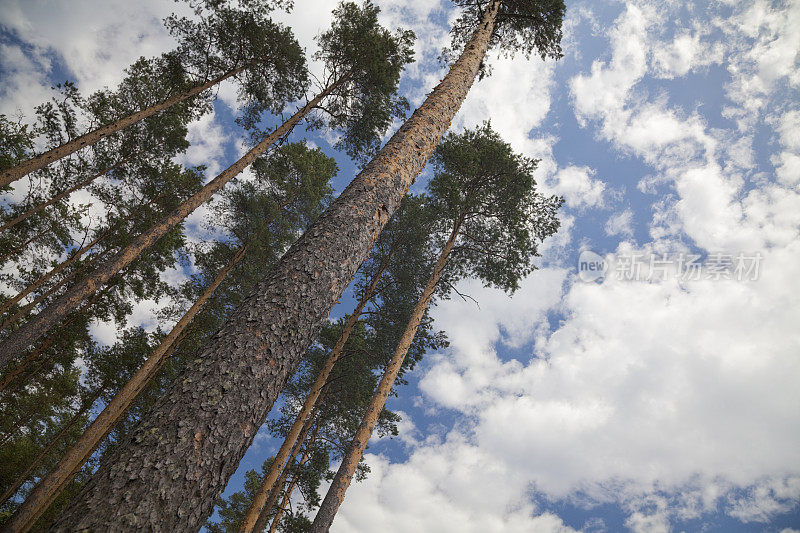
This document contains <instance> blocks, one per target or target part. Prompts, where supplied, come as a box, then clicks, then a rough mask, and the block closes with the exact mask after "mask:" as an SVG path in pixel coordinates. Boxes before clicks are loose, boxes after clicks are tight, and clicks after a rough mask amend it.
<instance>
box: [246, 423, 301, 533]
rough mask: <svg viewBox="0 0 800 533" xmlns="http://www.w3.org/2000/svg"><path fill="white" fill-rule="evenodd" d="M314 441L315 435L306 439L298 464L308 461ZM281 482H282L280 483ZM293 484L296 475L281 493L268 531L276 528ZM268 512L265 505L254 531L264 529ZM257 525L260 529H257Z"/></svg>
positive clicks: (295, 480) (271, 531) (289, 497)
mask: <svg viewBox="0 0 800 533" xmlns="http://www.w3.org/2000/svg"><path fill="white" fill-rule="evenodd" d="M315 441H316V436H313V437H312V438H311V439H310V440H309V441H308V444H306V449H305V450H303V455H302V457H300V465H301V466H302V465H304V464H306V463H307V462H308V459H309V456H310V455H311V447H312V446H313V445H314V442H315ZM281 484H283V483H281ZM295 485H297V476H293V477H292V482H291V483H289V486H288V487H286V492H284V494H283V500H281V504H280V505H279V506H278V508H277V509H276V511H275V518H273V519H272V525H271V526H270V527H269V533H274V532H275V530H277V529H278V525H279V524H280V522H281V516H282V515H283V512H284V511H285V510H286V507H287V506H288V505H289V502H290V500H291V499H292V492H294V487H295ZM270 507H272V506H270ZM268 512H269V509H268V508H266V507H265V508H264V510H263V511H262V513H261V516H260V517H259V519H258V522H257V523H256V528H255V530H256V531H263V530H264V528H265V526H266V516H267V515H268ZM262 517H263V518H264V520H263V522H262ZM259 527H260V528H261V529H259Z"/></svg>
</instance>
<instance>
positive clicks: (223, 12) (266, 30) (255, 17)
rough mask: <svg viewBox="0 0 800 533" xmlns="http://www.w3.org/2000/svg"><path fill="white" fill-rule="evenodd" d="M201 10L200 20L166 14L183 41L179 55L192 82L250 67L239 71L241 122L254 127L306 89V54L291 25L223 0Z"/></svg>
mask: <svg viewBox="0 0 800 533" xmlns="http://www.w3.org/2000/svg"><path fill="white" fill-rule="evenodd" d="M215 4H218V3H215ZM199 14H200V15H201V17H200V19H199V20H197V21H196V20H191V19H188V18H186V17H178V16H177V15H174V14H173V15H171V16H169V17H168V18H167V19H165V20H164V24H165V26H166V27H167V29H168V30H169V32H170V33H171V34H172V35H173V36H174V37H175V38H176V39H177V40H178V42H179V46H178V48H177V49H176V50H175V52H174V55H175V56H176V57H177V61H178V62H179V63H180V65H181V67H182V68H183V70H185V71H186V72H187V73H188V75H189V78H190V79H192V80H193V84H200V83H204V82H205V81H208V80H211V79H214V78H216V77H219V76H221V75H223V74H226V73H228V72H231V71H233V70H236V69H239V68H241V67H246V68H244V70H242V71H241V72H240V73H239V74H237V75H236V76H235V80H236V82H237V90H238V96H239V101H240V103H241V105H242V107H243V114H242V116H241V117H239V119H238V121H239V122H240V123H241V124H242V125H244V126H245V127H247V128H253V127H255V126H256V124H257V123H258V121H259V120H260V118H261V115H262V113H264V112H272V113H280V112H281V111H282V110H283V108H284V106H285V105H286V103H287V102H290V101H292V100H295V99H296V98H298V97H299V96H300V95H301V94H303V93H304V92H305V90H306V88H307V86H308V73H307V71H306V64H305V55H304V54H303V50H302V48H301V47H300V44H299V43H298V42H297V40H296V39H295V38H294V35H293V34H292V31H291V30H290V29H289V28H286V27H284V26H282V25H280V24H277V23H275V22H273V21H272V20H270V19H269V18H266V17H265V16H264V13H263V12H261V11H260V10H250V9H235V8H231V7H228V6H226V5H221V4H219V5H214V6H213V9H200V10H199Z"/></svg>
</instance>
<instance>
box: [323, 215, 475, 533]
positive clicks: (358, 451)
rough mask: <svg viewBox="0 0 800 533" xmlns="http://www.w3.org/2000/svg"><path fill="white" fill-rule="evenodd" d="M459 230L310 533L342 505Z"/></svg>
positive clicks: (328, 523) (443, 254)
mask: <svg viewBox="0 0 800 533" xmlns="http://www.w3.org/2000/svg"><path fill="white" fill-rule="evenodd" d="M459 229H460V223H459V224H456V226H455V228H453V232H452V233H451V234H450V238H449V239H448V240H447V243H446V244H445V246H444V248H443V249H442V251H441V253H440V254H439V259H438V260H437V261H436V266H434V268H433V272H432V273H431V277H430V278H428V283H427V284H426V285H425V290H424V291H423V292H422V296H420V299H419V301H417V304H416V305H415V306H414V310H413V311H412V313H411V317H409V320H408V325H406V329H405V331H403V335H402V336H401V337H400V340H399V342H398V343H397V348H395V351H394V355H393V356H392V360H391V361H390V362H389V366H387V367H386V371H385V372H384V373H383V377H382V378H381V382H380V383H379V384H378V388H377V389H376V390H375V395H374V396H373V397H372V401H370V404H369V407H368V408H367V412H366V413H365V414H364V418H363V419H362V420H361V425H360V426H359V428H358V431H356V435H355V437H353V442H352V443H350V448H349V449H348V451H347V455H346V456H345V457H344V458H343V459H342V464H341V465H340V466H339V470H338V471H337V472H336V476H335V477H334V478H333V482H332V483H331V486H330V487H329V488H328V492H327V494H325V499H324V500H323V501H322V505H321V506H320V508H319V511H317V516H316V517H315V518H314V523H313V524H312V526H311V530H310V531H311V533H325V532H326V531H328V529H329V528H330V527H331V524H332V523H333V518H334V517H335V516H336V511H337V510H338V509H339V506H340V505H341V504H342V501H344V493H345V491H346V490H347V487H349V486H350V482H351V481H352V479H353V474H354V473H355V471H356V467H357V466H358V463H359V462H360V461H361V457H362V456H363V455H364V450H365V449H366V447H367V442H368V441H369V439H370V437H371V436H372V431H373V430H374V429H375V424H377V422H378V417H379V416H380V414H381V411H383V407H384V405H386V399H387V398H388V397H389V393H390V392H391V391H392V387H393V386H394V382H395V380H396V379H397V374H398V372H400V368H401V367H402V366H403V361H404V360H405V358H406V354H407V353H408V349H409V347H410V346H411V343H412V342H414V336H415V335H416V334H417V329H418V328H419V325H420V322H422V317H423V316H425V310H426V309H427V308H428V304H430V301H431V297H432V296H433V291H434V290H435V289H436V284H437V283H439V278H440V277H441V276H442V271H443V270H444V267H445V265H446V264H447V258H448V257H449V256H450V252H451V251H452V250H453V246H454V245H455V243H456V239H457V238H458V232H459Z"/></svg>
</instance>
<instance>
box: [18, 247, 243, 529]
mask: <svg viewBox="0 0 800 533" xmlns="http://www.w3.org/2000/svg"><path fill="white" fill-rule="evenodd" d="M246 251H247V245H244V246H242V247H241V248H240V249H239V251H238V252H237V253H236V255H234V256H233V258H232V259H231V260H230V261H229V262H228V264H226V265H225V267H224V268H223V269H222V270H220V272H219V273H218V274H217V276H216V277H215V278H214V280H213V281H212V282H211V283H210V284H209V285H208V287H206V289H205V290H204V291H203V294H202V295H201V296H200V298H198V299H197V300H196V301H195V302H194V304H192V306H191V307H190V308H189V310H188V311H187V312H186V313H185V314H184V315H183V316H182V317H181V319H180V320H179V321H178V323H177V324H175V327H173V328H172V331H170V332H169V334H168V335H167V336H166V337H164V339H163V340H162V341H161V342H160V343H159V345H158V346H157V347H156V349H155V350H153V353H152V354H151V355H150V357H148V358H147V360H146V361H145V362H144V364H142V366H141V368H140V369H139V370H137V371H136V373H135V374H134V375H133V376H132V377H131V379H130V380H129V381H128V382H127V383H126V384H125V386H124V387H122V390H120V391H119V392H118V393H117V394H116V395H115V396H114V398H112V399H111V401H110V402H109V403H108V405H106V407H105V408H104V409H103V411H102V412H101V413H100V414H99V415H98V416H97V418H95V419H94V420H93V421H92V423H91V424H90V425H89V427H88V428H86V430H85V431H84V432H83V435H81V436H80V437H79V438H78V440H77V441H75V443H74V444H73V445H72V446H71V447H70V449H69V450H67V451H66V453H65V454H64V456H63V457H62V458H61V459H60V460H59V461H58V464H56V466H55V467H54V468H53V470H52V471H51V472H50V473H48V474H47V475H46V476H45V477H44V478H42V480H41V481H40V482H39V484H38V485H37V486H36V488H35V489H34V490H33V491H32V492H31V493H30V495H28V498H27V499H26V500H25V502H24V503H23V504H22V505H21V506H19V508H18V509H17V510H16V512H15V513H14V516H13V517H12V518H11V520H10V521H9V527H10V528H11V529H13V530H15V531H27V530H28V529H29V528H30V527H31V526H32V525H33V524H34V523H35V522H36V520H38V519H39V517H40V516H41V515H42V513H44V512H45V511H47V508H48V507H50V505H51V504H52V503H53V501H54V500H55V499H56V497H57V496H58V495H59V493H60V492H61V490H63V488H64V487H65V486H67V484H68V483H69V482H70V481H72V479H73V478H74V477H75V475H76V474H77V473H78V472H79V471H80V469H81V468H82V467H83V465H84V464H85V463H86V461H87V460H88V459H89V457H91V455H92V454H93V453H94V451H95V450H96V449H97V447H98V446H99V445H100V443H101V442H103V440H105V438H106V437H107V436H108V434H109V433H110V432H111V430H112V429H114V426H115V425H116V423H117V422H118V421H119V419H120V418H121V417H122V415H123V414H125V411H127V410H128V408H129V407H130V406H131V404H132V403H133V401H134V400H135V399H136V397H137V396H138V395H139V393H140V392H142V390H144V388H145V387H146V386H147V384H148V383H150V380H151V379H152V378H153V376H155V374H156V373H157V372H158V370H159V369H160V368H161V366H162V365H163V364H164V362H165V361H166V360H167V357H169V355H170V354H171V353H172V351H173V349H174V348H175V347H176V346H177V344H178V342H179V340H180V339H181V338H182V336H183V333H184V332H185V331H186V328H187V327H188V326H189V324H190V323H191V321H192V320H193V319H194V317H195V316H197V314H198V313H199V312H200V311H201V310H202V308H203V306H204V305H205V304H206V302H207V301H208V299H209V298H211V296H212V295H213V294H214V291H216V290H217V288H218V287H219V286H220V284H221V283H222V282H223V281H224V280H225V278H226V277H227V276H228V274H229V273H230V271H231V270H232V269H233V268H234V267H235V266H236V265H237V264H238V263H239V261H241V259H242V258H243V257H244V255H245V253H246Z"/></svg>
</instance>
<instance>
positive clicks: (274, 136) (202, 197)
mask: <svg viewBox="0 0 800 533" xmlns="http://www.w3.org/2000/svg"><path fill="white" fill-rule="evenodd" d="M339 82H341V80H339V81H338V82H336V83H333V84H331V86H329V87H327V88H326V89H325V90H324V91H323V92H321V93H320V94H319V95H317V96H316V97H315V98H314V99H313V100H311V101H310V102H308V103H307V104H306V105H305V106H303V107H302V108H301V109H300V110H299V111H297V112H296V113H295V114H294V115H292V116H291V118H289V120H287V121H286V122H284V123H283V124H281V125H280V126H279V127H278V128H277V129H276V130H275V131H273V132H272V133H270V134H269V135H268V136H267V137H266V138H265V139H264V140H262V141H261V142H259V143H258V144H257V145H256V146H255V147H254V148H252V149H251V150H250V151H249V152H247V153H246V154H245V155H244V156H242V158H241V159H239V160H238V161H237V162H236V163H234V164H233V165H231V166H229V167H228V168H227V169H225V170H224V171H222V173H220V174H219V175H218V176H217V177H216V178H214V179H213V180H211V181H210V182H209V183H208V184H207V185H205V186H204V187H203V188H202V189H200V190H199V191H198V192H196V193H195V194H194V195H192V197H191V198H189V199H188V200H186V201H184V202H183V203H182V204H181V205H179V206H178V207H177V208H175V210H174V211H172V213H170V214H169V215H167V216H166V217H165V218H164V219H162V220H161V222H159V223H158V224H156V225H154V226H152V227H151V228H150V229H148V230H147V231H145V232H144V233H142V234H141V235H139V236H138V237H136V238H135V239H134V240H133V241H132V242H131V243H130V244H129V245H128V246H126V247H125V248H124V249H122V250H121V251H120V252H119V253H118V254H117V255H115V256H114V257H112V258H111V259H109V260H108V261H107V262H106V263H104V264H103V265H101V266H99V267H98V268H97V269H96V270H95V271H94V272H93V273H92V274H91V275H89V276H88V277H87V278H86V279H84V280H82V281H81V282H80V283H77V284H76V285H74V286H73V287H71V288H70V289H69V290H68V291H67V292H65V293H64V294H63V295H61V296H60V297H59V298H57V299H56V300H54V301H53V302H52V303H51V304H50V305H49V306H47V307H46V308H45V309H43V310H42V311H41V312H40V313H39V314H37V315H36V316H34V317H32V318H31V319H30V320H28V321H27V322H26V323H25V324H23V325H22V326H21V327H20V328H19V329H18V330H16V331H15V332H13V333H12V334H11V335H9V336H8V337H7V338H6V339H5V340H4V341H3V342H2V344H0V366H2V365H4V364H6V363H7V362H8V361H9V360H11V359H13V358H14V357H16V356H18V355H19V354H21V353H23V352H24V351H25V350H27V348H28V346H29V345H30V344H32V343H33V342H35V341H36V340H37V339H38V338H40V337H41V336H42V335H45V334H46V333H47V332H48V331H49V330H50V329H51V328H52V327H53V326H55V325H56V324H58V323H59V322H60V321H61V320H62V319H63V318H64V316H66V315H67V314H68V313H69V312H70V311H72V310H74V309H75V308H76V307H77V306H78V304H80V302H81V301H82V300H83V299H85V298H86V297H88V296H89V295H91V294H92V293H93V292H94V291H96V290H97V289H98V288H99V287H102V286H103V284H105V283H106V282H107V281H108V280H109V279H111V277H112V276H114V274H116V273H117V272H119V271H120V270H121V269H122V268H124V267H125V266H127V265H129V264H130V263H132V262H133V261H135V260H136V259H137V258H138V257H139V254H141V253H142V252H143V251H144V250H146V249H147V248H149V247H150V246H152V245H153V244H155V243H156V242H157V241H158V240H159V239H160V238H161V237H163V236H164V235H165V234H166V233H167V232H168V231H169V230H171V229H172V228H174V227H175V226H177V225H178V224H180V223H181V221H182V220H183V219H184V218H186V217H187V216H188V215H189V214H190V213H191V212H192V211H194V210H195V209H197V208H198V207H199V206H200V205H202V204H203V203H204V202H205V201H207V200H208V199H209V198H211V197H212V196H213V195H214V193H216V192H217V191H219V190H220V189H222V187H224V186H225V184H227V183H228V182H229V181H231V180H232V179H233V178H234V177H236V176H237V175H238V174H239V173H240V172H241V171H242V170H244V169H245V167H247V166H248V165H250V164H251V163H252V162H253V161H254V160H255V159H256V158H258V157H259V156H261V155H262V154H264V152H266V151H267V149H269V147H270V146H272V145H273V144H274V143H275V142H276V141H277V140H279V139H280V138H281V137H283V136H284V135H286V134H287V133H289V132H290V131H291V130H292V129H293V128H294V126H295V125H297V123H298V122H300V120H302V119H303V117H304V116H305V115H306V114H308V112H309V111H311V110H312V109H313V108H314V107H315V106H316V105H317V104H319V103H320V102H321V101H322V100H323V99H324V98H325V97H326V96H327V95H328V94H330V92H331V91H333V90H334V89H335V88H336V86H337V84H338V83H339Z"/></svg>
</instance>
